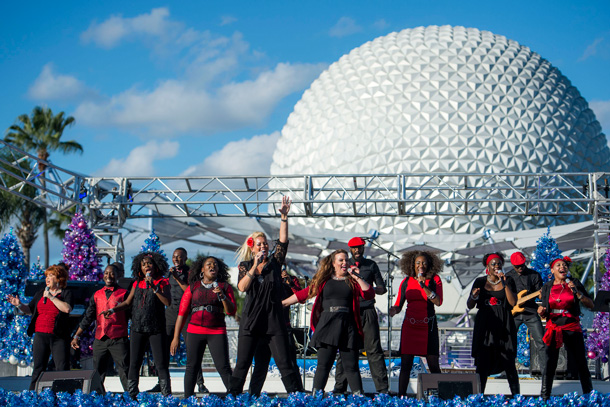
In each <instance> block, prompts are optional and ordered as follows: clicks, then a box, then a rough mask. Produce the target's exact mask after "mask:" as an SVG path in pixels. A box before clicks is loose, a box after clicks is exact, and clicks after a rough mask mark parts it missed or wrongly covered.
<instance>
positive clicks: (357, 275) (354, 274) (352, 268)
mask: <svg viewBox="0 0 610 407" xmlns="http://www.w3.org/2000/svg"><path fill="white" fill-rule="evenodd" d="M355 268H356V267H351V270H352V275H353V276H356V277H358V278H359V279H363V278H362V277H361V276H360V274H358V273H356V272H355V271H354V269H355Z"/></svg>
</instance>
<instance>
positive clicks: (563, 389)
mask: <svg viewBox="0 0 610 407" xmlns="http://www.w3.org/2000/svg"><path fill="white" fill-rule="evenodd" d="M183 377H184V376H183V371H172V372H171V378H172V391H173V394H174V395H175V396H177V397H180V396H181V395H182V394H183V393H184V381H183ZM204 379H205V385H206V387H207V388H208V389H209V390H210V392H212V393H218V394H222V393H224V391H225V388H224V385H223V383H222V380H221V379H220V377H219V376H217V375H215V374H206V375H205V376H204ZM312 382H313V378H311V377H307V378H306V380H305V389H307V390H311V386H312ZM156 383H157V378H156V377H141V378H140V391H146V390H148V389H151V388H152V387H153V386H154V385H155V384H156ZM247 383H248V382H247V381H246V386H247ZM29 384H30V377H28V376H25V377H16V376H10V377H0V387H1V388H4V389H6V390H9V391H22V390H27V389H28V387H29ZM333 385H334V377H332V376H331V377H330V379H329V381H328V383H327V385H326V389H325V390H326V391H331V390H332V388H333ZM363 385H364V391H365V393H367V394H373V393H375V386H374V384H373V381H372V379H370V378H364V379H363ZM520 385H521V394H523V395H524V396H538V395H539V394H540V380H536V379H521V380H520ZM105 387H106V391H110V392H122V391H123V388H122V386H121V382H120V381H119V378H118V377H116V376H112V377H107V378H106V382H105ZM593 388H594V389H595V390H597V391H599V392H600V393H603V394H608V393H610V382H608V381H600V380H593ZM246 389H247V387H246ZM391 390H392V391H393V392H397V390H398V378H392V381H391ZM263 391H265V392H267V393H269V394H270V395H276V394H277V395H282V394H285V389H284V385H283V384H282V381H281V380H280V378H279V377H271V376H268V377H267V381H266V382H265V386H264V387H263ZM572 392H577V393H578V394H581V388H580V382H579V381H577V380H555V382H554V383H553V391H552V395H554V396H562V395H564V394H567V393H572ZM408 393H409V394H412V395H415V393H417V379H411V382H410V384H409V390H408ZM485 394H486V395H494V394H510V390H509V388H508V383H507V381H506V380H505V379H496V378H490V379H489V380H488V382H487V388H486V389H485Z"/></svg>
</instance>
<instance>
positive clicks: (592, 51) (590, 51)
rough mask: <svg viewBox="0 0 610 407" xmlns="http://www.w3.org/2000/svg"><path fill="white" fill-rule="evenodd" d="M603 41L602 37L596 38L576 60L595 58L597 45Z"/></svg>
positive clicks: (597, 50) (597, 49)
mask: <svg viewBox="0 0 610 407" xmlns="http://www.w3.org/2000/svg"><path fill="white" fill-rule="evenodd" d="M603 41H604V37H600V38H596V39H595V41H593V43H591V44H589V45H588V46H587V48H586V49H585V52H583V54H582V55H581V57H580V58H579V59H578V60H579V61H584V60H586V59H588V58H590V57H592V56H595V55H596V54H597V53H598V52H599V45H600V44H601V43H602V42H603Z"/></svg>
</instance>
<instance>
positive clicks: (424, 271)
mask: <svg viewBox="0 0 610 407" xmlns="http://www.w3.org/2000/svg"><path fill="white" fill-rule="evenodd" d="M442 267H443V262H442V260H441V259H440V258H439V257H438V256H437V255H436V254H434V253H432V252H428V251H419V250H414V251H409V252H406V253H404V254H403V255H402V259H401V260H400V269H401V270H402V273H403V274H404V275H406V276H407V277H406V278H405V279H404V280H402V282H401V283H400V288H399V290H398V295H397V297H396V303H395V304H394V306H393V307H391V308H390V316H391V317H393V316H394V315H396V314H398V313H399V312H400V310H401V309H402V307H403V305H404V304H405V302H406V303H407V310H406V312H405V319H404V321H403V323H402V332H401V337H400V358H401V364H400V376H399V379H398V395H399V396H404V395H405V394H406V393H407V387H408V385H409V379H410V377H411V368H412V367H413V359H414V357H415V355H417V356H425V357H426V360H427V362H428V368H429V369H430V372H431V373H440V372H441V368H440V364H439V343H440V342H439V337H438V324H437V321H436V313H435V311H434V307H435V306H437V307H438V306H440V305H441V304H442V303H443V283H442V281H441V279H440V277H439V276H438V273H439V272H440V271H441V270H442Z"/></svg>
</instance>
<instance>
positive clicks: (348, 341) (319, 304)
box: [282, 250, 375, 394]
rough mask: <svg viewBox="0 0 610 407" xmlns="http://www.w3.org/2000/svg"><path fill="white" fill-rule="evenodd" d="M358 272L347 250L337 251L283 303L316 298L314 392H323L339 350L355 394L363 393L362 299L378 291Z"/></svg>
mask: <svg viewBox="0 0 610 407" xmlns="http://www.w3.org/2000/svg"><path fill="white" fill-rule="evenodd" d="M357 273H358V269H357V268H355V267H354V268H349V266H348V264H347V252H346V251H345V250H335V251H334V252H333V253H331V254H330V255H329V256H327V257H325V258H324V259H323V260H322V263H321V264H320V268H319V269H318V271H317V272H316V274H315V276H314V277H313V279H312V280H311V285H310V286H309V288H305V289H303V290H301V291H299V292H297V293H296V294H294V295H293V296H291V297H289V298H287V299H285V300H284V301H283V302H282V304H284V306H289V305H292V304H294V303H296V302H297V301H300V302H305V301H306V300H307V299H308V298H313V297H316V300H315V303H314V306H313V310H312V312H311V329H312V330H313V331H314V334H313V336H312V338H311V346H314V347H316V348H317V349H318V367H317V369H316V374H315V376H314V379H313V392H314V393H315V392H317V391H319V390H321V391H324V387H326V382H327V381H328V375H329V374H330V370H331V368H332V367H333V363H334V361H335V357H336V356H337V350H339V352H340V353H341V359H342V360H343V367H344V369H345V376H346V377H347V383H348V384H349V386H350V388H351V389H352V392H353V393H354V394H362V378H361V377H360V369H359V368H358V352H359V350H360V349H361V348H362V346H363V339H362V337H363V335H362V324H361V322H360V298H363V299H365V300H371V299H373V298H375V291H374V289H373V287H371V286H370V285H369V284H368V283H367V282H366V281H364V280H362V279H361V278H360V277H358V274H357Z"/></svg>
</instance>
